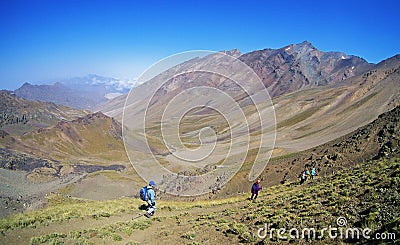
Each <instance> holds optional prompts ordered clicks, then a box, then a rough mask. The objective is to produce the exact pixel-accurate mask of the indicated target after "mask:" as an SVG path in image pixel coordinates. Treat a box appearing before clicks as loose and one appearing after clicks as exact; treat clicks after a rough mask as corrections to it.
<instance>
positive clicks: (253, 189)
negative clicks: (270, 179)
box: [250, 179, 262, 200]
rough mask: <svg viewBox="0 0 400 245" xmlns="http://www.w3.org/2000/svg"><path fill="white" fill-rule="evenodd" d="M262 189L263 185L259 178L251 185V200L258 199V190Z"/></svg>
mask: <svg viewBox="0 0 400 245" xmlns="http://www.w3.org/2000/svg"><path fill="white" fill-rule="evenodd" d="M261 189H262V187H261V186H260V180H259V179H258V180H257V181H256V182H254V184H253V185H252V186H251V197H250V200H253V197H254V200H256V199H257V197H258V192H259V191H260V190H261Z"/></svg>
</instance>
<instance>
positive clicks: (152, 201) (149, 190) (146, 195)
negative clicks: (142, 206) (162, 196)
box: [140, 180, 156, 218]
mask: <svg viewBox="0 0 400 245" xmlns="http://www.w3.org/2000/svg"><path fill="white" fill-rule="evenodd" d="M155 186H156V183H155V182H154V181H153V180H151V181H150V182H149V185H148V186H145V187H143V188H142V189H140V199H142V200H143V201H146V202H147V212H146V214H145V216H146V217H147V218H149V217H150V216H153V215H154V212H155V211H156V193H155V192H154V189H153V188H154V187H155Z"/></svg>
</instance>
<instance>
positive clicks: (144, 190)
mask: <svg viewBox="0 0 400 245" xmlns="http://www.w3.org/2000/svg"><path fill="white" fill-rule="evenodd" d="M139 196H140V199H142V200H143V201H147V200H148V199H149V198H148V196H147V186H144V187H142V189H140V191H139Z"/></svg>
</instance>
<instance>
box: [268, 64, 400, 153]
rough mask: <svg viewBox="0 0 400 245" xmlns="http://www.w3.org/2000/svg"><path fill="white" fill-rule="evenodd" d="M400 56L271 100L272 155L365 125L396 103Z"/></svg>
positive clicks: (398, 99) (398, 101)
mask: <svg viewBox="0 0 400 245" xmlns="http://www.w3.org/2000/svg"><path fill="white" fill-rule="evenodd" d="M399 67H400V59H399V56H394V57H392V58H390V59H388V60H385V61H382V62H381V63H379V64H378V65H377V66H376V69H373V70H371V71H368V72H366V73H364V74H362V75H359V76H354V77H352V78H349V79H347V80H345V81H343V82H341V83H339V84H334V85H330V86H324V87H320V88H314V89H308V90H303V91H299V92H295V93H291V94H287V95H284V96H280V97H278V98H276V99H274V100H273V102H274V106H275V111H276V114H277V133H278V135H277V142H276V148H277V151H276V154H280V152H279V151H283V152H287V153H289V152H296V151H300V150H305V149H308V148H311V147H314V146H317V145H320V144H322V143H325V142H327V141H330V140H333V139H335V138H338V137H340V136H342V135H344V134H347V133H349V132H352V131H354V130H355V129H357V128H359V127H360V126H362V125H366V124H367V123H369V122H371V121H372V120H373V119H375V118H376V117H377V116H378V115H380V114H382V113H384V112H386V111H388V110H391V109H393V108H394V107H396V106H398V105H399V104H400V86H399V82H400V69H399Z"/></svg>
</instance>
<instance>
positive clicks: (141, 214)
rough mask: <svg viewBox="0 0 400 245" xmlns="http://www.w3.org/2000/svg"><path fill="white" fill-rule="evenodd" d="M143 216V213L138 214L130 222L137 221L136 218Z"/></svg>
mask: <svg viewBox="0 0 400 245" xmlns="http://www.w3.org/2000/svg"><path fill="white" fill-rule="evenodd" d="M143 215H144V213H140V214H138V215H136V216H135V217H133V218H132V220H134V219H138V218H140V217H142V216H143Z"/></svg>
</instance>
